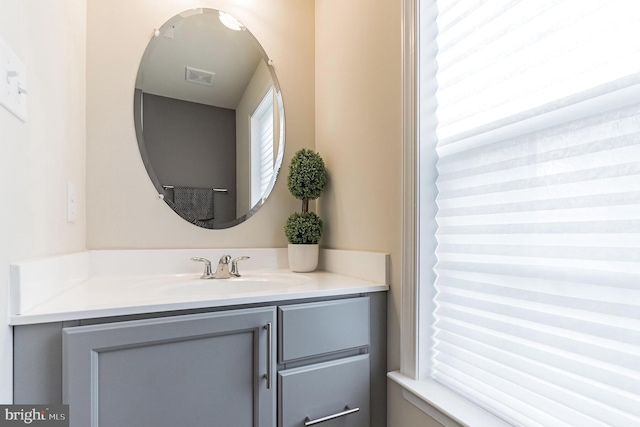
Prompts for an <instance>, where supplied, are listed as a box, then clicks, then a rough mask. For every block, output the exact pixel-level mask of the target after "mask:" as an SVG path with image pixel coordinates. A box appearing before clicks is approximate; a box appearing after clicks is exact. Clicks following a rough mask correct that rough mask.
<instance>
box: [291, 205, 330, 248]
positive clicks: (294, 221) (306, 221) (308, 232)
mask: <svg viewBox="0 0 640 427" xmlns="http://www.w3.org/2000/svg"><path fill="white" fill-rule="evenodd" d="M284 234H285V235H286V236H287V240H289V243H291V244H297V245H310V244H316V243H318V242H319V241H320V237H321V236H322V220H321V219H320V217H319V216H318V215H316V213H315V212H304V213H299V212H296V213H293V214H291V216H289V219H287V224H286V225H285V226H284Z"/></svg>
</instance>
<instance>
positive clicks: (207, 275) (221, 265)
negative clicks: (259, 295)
mask: <svg viewBox="0 0 640 427" xmlns="http://www.w3.org/2000/svg"><path fill="white" fill-rule="evenodd" d="M245 259H249V257H248V256H241V257H238V258H234V259H233V260H231V255H223V256H222V257H220V260H219V261H218V267H217V268H216V272H215V273H212V272H211V261H209V260H208V259H206V258H200V257H194V258H191V261H198V262H203V263H204V273H203V274H202V276H200V278H201V279H229V278H231V276H234V277H240V272H239V271H238V261H242V260H245ZM229 263H231V270H229Z"/></svg>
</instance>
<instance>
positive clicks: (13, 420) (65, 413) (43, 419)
mask: <svg viewBox="0 0 640 427" xmlns="http://www.w3.org/2000/svg"><path fill="white" fill-rule="evenodd" d="M17 426H42V427H69V405H0V427H17Z"/></svg>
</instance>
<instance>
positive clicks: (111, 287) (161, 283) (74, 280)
mask: <svg viewBox="0 0 640 427" xmlns="http://www.w3.org/2000/svg"><path fill="white" fill-rule="evenodd" d="M333 255H335V254H333ZM339 255H340V259H343V258H344V254H343V253H340V254H339ZM354 255H355V256H357V258H355V259H357V260H358V261H359V262H360V263H361V262H362V253H361V252H360V253H354ZM73 257H74V260H75V258H78V257H77V256H76V255H73ZM331 257H332V255H328V256H327V259H330V258H331ZM373 259H374V261H375V260H379V259H380V258H379V257H374V258H373ZM384 259H385V260H386V258H384ZM39 262H40V261H39ZM74 262H75V261H74ZM375 262H377V261H375ZM385 262H386V261H385ZM329 264H331V263H329ZM46 266H47V267H48V268H50V265H49V264H47V265H46ZM20 267H22V274H21V275H20V274H17V276H28V274H25V272H28V271H29V270H28V269H27V268H25V265H24V264H23V265H21V266H20ZM27 267H28V268H29V269H31V268H32V267H31V266H27ZM325 267H327V265H325ZM329 267H330V265H329ZM361 267H363V268H367V266H366V265H361ZM74 268H75V267H74ZM352 268H353V266H351V267H350V270H349V271H348V272H347V273H351V272H352V271H351V269H352ZM339 269H340V268H338V270H339ZM385 269H386V266H385ZM16 271H18V270H17V269H16ZM65 274H67V273H65ZM200 274H201V273H200V272H198V273H193V272H190V273H187V274H167V273H166V272H164V273H163V274H153V275H151V274H130V275H117V276H113V275H98V276H95V277H91V275H84V276H83V275H82V274H81V275H80V276H79V277H77V276H74V275H73V274H72V275H71V277H70V278H69V279H67V280H64V281H61V280H58V281H57V284H56V280H51V283H52V285H51V286H46V289H47V290H48V291H49V294H48V295H47V297H46V298H40V300H38V301H36V302H35V303H25V302H24V301H22V304H21V301H20V299H21V298H19V297H18V298H16V299H17V300H18V301H17V303H16V304H17V307H18V308H17V309H15V310H12V311H11V315H10V319H9V323H10V324H11V325H25V324H34V323H47V322H60V321H67V320H80V319H88V318H98V317H110V316H122V315H132V314H143V313H154V312H163V311H173V310H188V309H198V308H208V307H224V306H234V305H244V304H257V303H269V302H275V301H284V300H296V299H306V298H318V297H332V296H341V295H351V294H360V293H369V292H380V291H386V290H388V289H389V286H388V285H387V283H378V282H379V281H372V280H365V279H363V278H358V277H352V276H349V275H345V274H339V273H336V272H326V271H316V272H313V273H291V272H290V271H289V270H286V269H263V270H248V271H246V272H244V273H243V276H242V277H241V278H231V279H210V280H204V279H200ZM37 275H40V271H39V270H38V272H37ZM385 281H386V280H385ZM22 282H23V283H22V284H20V283H18V284H15V283H14V287H16V286H17V287H18V288H20V286H22V289H20V291H19V292H17V293H19V294H20V295H22V299H23V300H25V299H26V296H30V294H33V293H36V290H34V289H33V285H32V284H29V281H28V280H25V279H24V278H23V280H22ZM31 282H33V283H37V287H38V289H40V288H42V287H43V284H42V279H40V280H39V281H37V280H32V281H31ZM60 283H62V284H60ZM27 285H28V286H29V289H25V288H27ZM52 288H53V289H56V290H55V292H54V291H51V290H50V289H52ZM20 292H21V293H20ZM34 300H35V299H33V298H31V301H34ZM14 302H15V301H14Z"/></svg>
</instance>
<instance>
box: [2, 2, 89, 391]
mask: <svg viewBox="0 0 640 427" xmlns="http://www.w3.org/2000/svg"><path fill="white" fill-rule="evenodd" d="M85 12H86V0H56V1H55V2H52V1H50V0H28V1H23V0H0V37H2V39H4V41H5V42H6V43H7V44H8V45H9V46H10V47H11V48H12V49H13V51H14V52H15V53H16V54H17V55H18V56H19V57H20V58H21V59H22V61H23V62H24V63H25V64H26V68H27V79H28V91H29V95H28V116H29V120H28V122H27V123H23V122H21V121H20V120H18V119H17V118H16V117H15V116H13V115H12V114H11V113H9V112H8V111H7V110H5V109H4V108H2V107H0V183H2V202H0V203H1V204H0V320H1V321H0V375H1V376H0V402H2V403H11V402H12V399H13V398H12V376H11V372H12V362H11V358H12V348H11V342H12V341H11V332H10V328H9V327H8V326H7V323H6V320H5V319H6V318H7V308H8V307H7V290H8V276H9V264H10V263H11V262H12V261H16V260H19V259H25V258H33V257H38V256H48V255H57V254H64V253H70V252H76V251H81V250H84V249H85V230H86V227H85V224H86V222H85V218H86V215H85V212H86V209H85V198H84V193H85V133H86V127H85V99H86V97H85V81H86V79H85V30H86V26H85V25H86V18H85ZM69 181H71V182H73V183H74V184H75V185H76V187H77V192H78V195H79V196H80V197H79V204H78V217H77V220H76V222H75V223H67V222H66V192H67V187H66V185H67V182H69ZM35 403H38V402H35Z"/></svg>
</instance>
